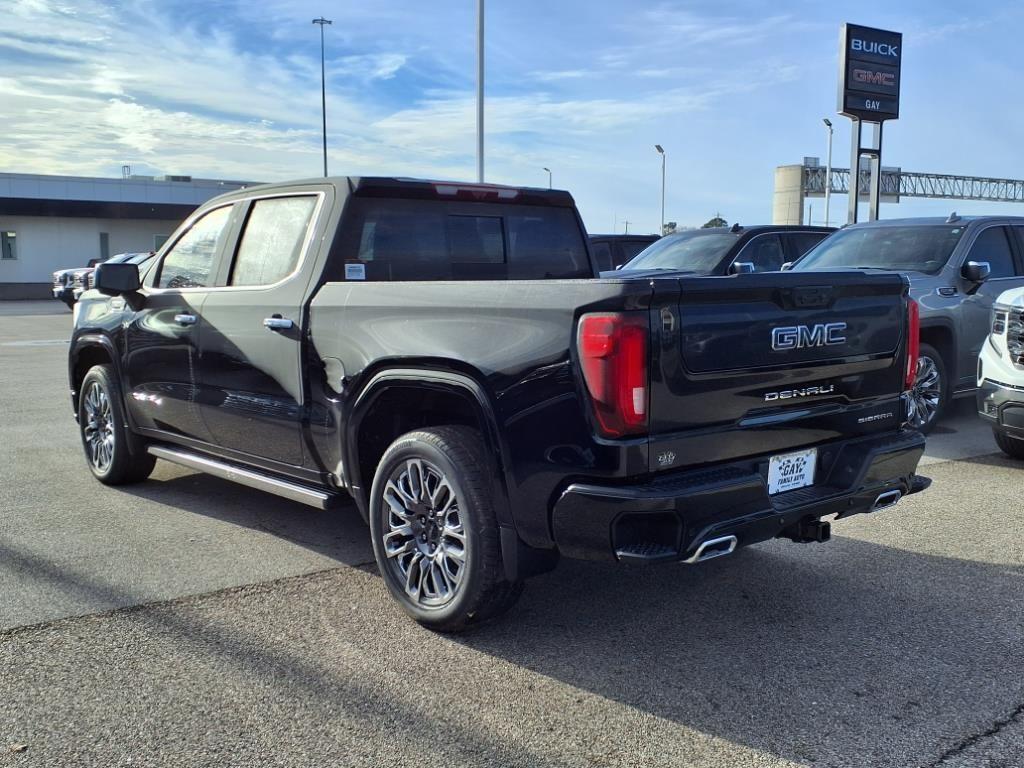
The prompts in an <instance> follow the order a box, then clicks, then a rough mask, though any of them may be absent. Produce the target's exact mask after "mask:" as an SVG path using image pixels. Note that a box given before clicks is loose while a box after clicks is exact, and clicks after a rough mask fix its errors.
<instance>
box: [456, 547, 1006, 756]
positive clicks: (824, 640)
mask: <svg viewBox="0 0 1024 768" xmlns="http://www.w3.org/2000/svg"><path fill="white" fill-rule="evenodd" d="M1022 597H1024V568H1022V567H1020V566H1016V565H1015V566H1010V565H993V564H985V563H978V562H973V561H965V560H956V559H952V558H944V557H933V556H928V555H922V554H917V553H911V552H907V551H904V550H899V549H893V548H889V547H885V546H880V545H877V544H873V543H868V542H863V541H858V540H855V539H848V538H839V537H837V538H836V539H835V541H833V542H832V543H831V544H829V545H827V546H824V547H822V546H818V545H813V546H807V547H801V548H796V547H795V545H792V544H788V543H781V542H774V543H770V544H766V545H761V546H759V547H755V548H751V549H748V550H741V551H740V553H739V554H738V555H737V556H734V557H733V558H726V559H724V560H722V561H717V562H711V563H707V564H705V565H704V566H702V567H699V568H694V569H686V568H683V567H673V566H668V567H661V568H651V569H623V568H621V567H619V566H615V565H604V564H596V563H580V562H572V563H566V562H563V564H562V567H560V568H559V570H558V571H556V572H555V573H552V574H549V575H546V576H544V577H541V578H540V579H538V580H536V581H535V582H533V583H532V584H530V585H528V587H527V590H526V593H525V594H524V596H523V599H522V601H521V602H520V604H519V605H518V606H517V607H516V608H515V609H514V610H513V612H512V614H511V615H510V616H508V618H507V619H506V620H504V621H502V622H501V623H500V624H495V625H492V626H488V627H485V628H483V629H482V630H481V631H479V632H478V633H476V634H473V635H470V636H467V637H464V638H461V639H460V642H462V643H464V644H465V645H466V646H467V647H469V648H473V649H474V650H477V651H481V652H485V653H488V654H491V655H494V656H496V657H500V658H502V659H504V660H506V661H509V662H511V663H514V664H517V665H520V666H522V667H526V668H528V669H531V670H534V671H536V672H538V673H540V674H542V675H545V676H548V677H551V678H554V679H556V680H560V681H563V682H565V683H567V684H569V685H572V686H574V687H576V688H579V689H583V690H586V691H590V692H592V693H595V694H598V695H600V696H602V697H606V698H608V699H612V700H614V701H618V702H621V703H623V704H626V705H629V706H631V707H636V708H638V709H640V710H642V711H646V712H649V713H651V714H653V715H656V716H658V717H660V718H665V719H667V720H670V721H672V722H675V723H679V724H683V725H686V726H688V727H691V728H695V729H697V730H700V731H702V732H705V733H710V734H714V735H716V736H719V737H722V738H725V739H728V740H729V741H732V742H734V743H738V744H743V745H746V746H749V747H751V748H754V749H757V750H763V751H767V752H770V753H772V754H775V755H778V756H780V757H783V758H786V759H788V760H793V761H798V762H803V761H808V762H811V763H812V764H819V763H820V764H828V765H851V764H863V765H868V764H873V765H874V764H881V762H885V763H886V764H890V763H889V762H888V759H887V760H885V761H882V760H880V759H878V758H876V757H871V756H872V755H876V756H880V754H881V753H880V752H877V751H876V750H877V749H879V748H880V745H886V746H885V749H886V750H889V752H888V753H887V754H889V755H890V756H891V754H892V752H891V750H893V749H898V751H899V752H900V753H902V754H903V755H904V756H905V760H903V761H902V762H897V763H895V764H901V765H911V764H913V765H918V764H921V763H922V762H923V761H922V757H923V756H924V755H928V754H931V755H938V754H941V753H942V752H943V751H944V750H946V749H948V748H950V747H951V746H952V745H953V744H955V743H956V742H957V740H958V739H959V738H960V737H962V736H965V735H966V734H968V733H971V732H972V731H973V730H975V728H976V730H977V731H979V732H980V731H984V730H985V728H986V727H987V726H988V725H989V724H990V723H991V722H992V721H994V720H996V719H998V718H999V717H1000V716H1005V715H1007V713H1010V712H1012V711H1013V710H1014V708H1015V707H1016V706H1018V705H1019V703H1020V701H1021V699H1022V698H1024V683H1022V682H1021V679H1020V676H1019V674H1018V673H1017V670H1019V669H1020V668H1021V664H1024V600H1022ZM972 717H973V720H974V722H972ZM830 742H839V743H841V744H842V747H841V748H837V747H834V746H833V745H832V744H831V743H830ZM837 749H838V751H836V750H837ZM855 756H859V757H855ZM889 759H891V757H890V758H889Z"/></svg>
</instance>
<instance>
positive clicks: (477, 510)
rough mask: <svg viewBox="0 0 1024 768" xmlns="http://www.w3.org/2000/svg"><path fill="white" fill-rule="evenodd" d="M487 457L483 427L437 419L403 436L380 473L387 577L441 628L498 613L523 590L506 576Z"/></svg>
mask: <svg viewBox="0 0 1024 768" xmlns="http://www.w3.org/2000/svg"><path fill="white" fill-rule="evenodd" d="M486 456H487V453H486V451H485V449H484V446H483V442H482V441H481V439H480V435H479V433H478V432H477V431H476V430H473V429H470V428H468V427H462V426H447V427H433V428H430V429H425V430H420V431H416V432H410V433H408V434H406V435H403V436H402V437H400V438H398V439H397V440H395V442H393V443H392V444H391V446H390V447H389V448H388V449H387V451H385V452H384V455H383V457H381V460H380V464H379V465H378V467H377V472H376V475H375V476H374V479H373V488H372V489H371V492H370V493H371V496H370V533H371V536H372V537H373V553H374V556H375V557H376V559H377V566H378V568H379V569H380V573H381V577H382V578H383V579H384V583H385V584H386V585H387V587H388V590H389V591H390V592H391V595H392V596H393V597H394V598H395V600H397V601H398V603H399V604H400V605H401V606H402V608H403V609H404V610H405V611H406V613H408V614H409V615H410V616H412V618H414V619H415V620H416V621H418V622H419V623H420V624H422V625H423V626H425V627H428V628H429V629H433V630H436V631H439V632H459V631H461V630H464V629H467V628H468V627H470V626H473V625H476V624H480V623H482V622H484V621H487V620H488V619H493V618H495V617H497V616H499V615H501V614H503V613H504V612H505V611H507V610H508V609H509V608H511V607H512V605H513V604H515V602H516V600H517V599H518V598H519V595H520V593H521V592H522V582H509V581H506V580H505V573H504V569H503V567H502V562H501V550H500V547H499V543H498V540H499V539H498V522H497V518H496V517H495V513H494V505H493V503H492V501H491V490H490V489H491V482H490V476H489V473H488V471H487V470H488V464H487V460H486ZM425 562H429V563H430V565H429V566H428V567H427V568H424V567H423V563H425Z"/></svg>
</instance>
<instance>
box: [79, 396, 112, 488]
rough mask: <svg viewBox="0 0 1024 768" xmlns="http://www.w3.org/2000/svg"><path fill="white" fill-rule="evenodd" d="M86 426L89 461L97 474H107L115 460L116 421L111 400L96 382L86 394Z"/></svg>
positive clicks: (83, 429)
mask: <svg viewBox="0 0 1024 768" xmlns="http://www.w3.org/2000/svg"><path fill="white" fill-rule="evenodd" d="M84 402H85V424H84V426H83V427H82V431H83V433H84V435H85V444H86V447H87V448H88V451H89V461H90V462H91V463H92V466H93V468H94V469H95V470H96V471H97V472H106V471H107V469H108V468H109V467H110V463H111V462H112V461H113V460H114V419H113V412H112V411H111V408H110V398H109V397H108V396H107V393H106V391H105V390H104V389H103V387H102V386H101V385H100V383H99V382H96V381H94V382H93V383H92V384H90V385H89V388H88V390H86V393H85V401H84Z"/></svg>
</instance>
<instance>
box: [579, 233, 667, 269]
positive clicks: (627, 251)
mask: <svg viewBox="0 0 1024 768" xmlns="http://www.w3.org/2000/svg"><path fill="white" fill-rule="evenodd" d="M657 241H658V236H657V235H590V252H591V253H592V254H593V255H594V260H595V261H596V262H597V268H598V270H599V271H601V272H607V271H609V270H612V269H616V268H618V267H621V266H622V265H623V264H625V263H626V262H627V261H629V260H630V259H632V258H633V257H634V256H636V255H637V254H638V253H640V251H642V250H643V249H644V248H646V247H647V246H649V245H650V244H651V243H656V242H657Z"/></svg>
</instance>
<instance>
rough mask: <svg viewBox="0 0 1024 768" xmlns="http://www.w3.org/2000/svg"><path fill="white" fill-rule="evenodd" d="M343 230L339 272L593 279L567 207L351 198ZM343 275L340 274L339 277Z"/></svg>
mask: <svg viewBox="0 0 1024 768" xmlns="http://www.w3.org/2000/svg"><path fill="white" fill-rule="evenodd" d="M349 207H350V214H349V217H348V218H347V220H346V224H345V226H344V228H343V234H342V241H341V242H342V246H341V252H342V257H343V261H344V263H345V265H347V266H349V267H351V266H352V265H358V268H357V269H354V270H353V269H351V268H350V269H346V270H344V272H342V270H340V269H337V268H336V269H335V274H337V278H336V279H341V277H342V275H343V274H349V275H358V276H359V277H358V278H356V279H366V280H534V279H544V278H555V277H591V276H592V272H591V267H590V261H589V256H588V254H587V249H586V245H585V244H584V241H583V235H582V232H581V230H580V227H579V224H578V222H577V220H576V217H575V215H574V213H573V211H572V210H571V209H568V208H555V207H551V208H548V207H543V206H526V205H522V206H517V205H501V204H490V203H449V202H443V201H428V200H380V199H373V198H367V199H359V198H357V199H355V200H352V201H351V202H350V203H349ZM339 272H342V274H338V273H339Z"/></svg>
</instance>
